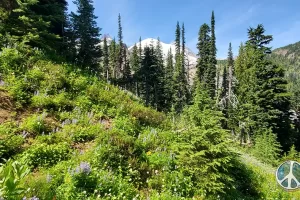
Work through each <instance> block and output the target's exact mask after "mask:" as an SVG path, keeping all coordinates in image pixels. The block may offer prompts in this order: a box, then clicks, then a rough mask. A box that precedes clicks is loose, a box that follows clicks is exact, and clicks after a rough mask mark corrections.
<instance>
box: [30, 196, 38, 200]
mask: <svg viewBox="0 0 300 200" xmlns="http://www.w3.org/2000/svg"><path fill="white" fill-rule="evenodd" d="M30 200H40V199H39V198H38V197H36V196H34V197H31V198H30Z"/></svg>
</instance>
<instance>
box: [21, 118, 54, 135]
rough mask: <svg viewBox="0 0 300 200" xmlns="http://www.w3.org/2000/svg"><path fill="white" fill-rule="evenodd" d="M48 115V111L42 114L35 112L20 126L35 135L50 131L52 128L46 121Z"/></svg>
mask: <svg viewBox="0 0 300 200" xmlns="http://www.w3.org/2000/svg"><path fill="white" fill-rule="evenodd" d="M46 116H47V113H42V114H40V115H37V114H33V115H31V116H29V117H27V118H26V119H24V121H23V122H22V124H21V127H20V128H21V129H22V130H24V131H27V132H29V133H31V134H33V135H37V134H46V133H49V132H50V131H51V129H50V127H48V125H47V124H46V122H45V118H46Z"/></svg>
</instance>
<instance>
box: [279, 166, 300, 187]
mask: <svg viewBox="0 0 300 200" xmlns="http://www.w3.org/2000/svg"><path fill="white" fill-rule="evenodd" d="M276 179H277V182H278V183H279V185H280V186H281V187H283V188H284V189H286V190H295V189H298V188H300V163H298V162H296V161H286V162H284V163H282V164H281V165H280V166H279V167H278V169H277V171H276Z"/></svg>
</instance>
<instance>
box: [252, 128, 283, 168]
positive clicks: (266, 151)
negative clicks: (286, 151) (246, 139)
mask: <svg viewBox="0 0 300 200" xmlns="http://www.w3.org/2000/svg"><path fill="white" fill-rule="evenodd" d="M254 142H255V144H254V148H253V149H252V153H253V154H254V155H255V156H256V157H257V158H259V159H260V160H262V161H263V162H265V163H269V164H272V165H277V164H278V158H279V154H280V151H281V150H280V144H279V142H278V141H277V137H276V135H275V134H274V133H272V131H271V130H260V131H258V133H257V135H256V137H255V140H254Z"/></svg>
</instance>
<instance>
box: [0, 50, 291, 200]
mask: <svg viewBox="0 0 300 200" xmlns="http://www.w3.org/2000/svg"><path fill="white" fill-rule="evenodd" d="M0 70H1V86H0V102H1V103H0V114H1V115H0V139H1V140H0V162H1V163H2V164H3V166H2V167H1V168H0V180H1V182H0V185H1V187H0V197H4V198H5V199H21V198H23V197H24V196H25V197H27V198H29V199H37V198H39V199H46V200H47V199H49V200H52V199H62V200H64V199H165V200H169V199H270V198H278V197H283V196H284V197H287V198H289V197H290V196H293V195H290V194H288V193H286V192H284V191H282V190H280V189H278V190H274V191H272V192H271V191H270V190H269V188H268V186H267V184H269V180H268V178H262V177H265V175H264V174H263V173H260V172H258V171H257V170H254V169H253V168H252V166H251V165H248V164H249V163H246V165H245V164H243V162H241V161H240V159H239V156H238V154H236V153H235V151H236V150H234V149H230V148H229V147H230V146H232V143H231V141H230V140H229V139H228V135H229V134H228V132H227V131H226V130H224V129H222V128H221V125H220V121H221V119H222V118H221V117H220V116H221V113H220V112H218V111H214V110H211V109H207V106H205V105H209V103H210V100H208V99H209V98H205V94H202V95H201V96H198V97H195V98H196V99H197V102H199V103H196V104H195V105H193V106H190V107H189V108H187V110H186V111H185V112H184V114H183V116H182V117H181V118H178V119H177V118H173V116H172V115H171V116H170V117H168V116H166V114H163V113H160V112H157V111H155V110H153V109H151V108H148V107H145V106H144V105H143V103H142V102H140V101H139V99H138V98H136V97H135V96H134V95H132V94H131V93H129V92H126V91H122V90H120V89H119V88H116V87H114V86H112V85H108V84H106V83H104V82H102V81H100V80H99V79H98V78H97V77H96V76H93V75H89V74H87V73H84V72H82V71H80V70H79V69H77V68H76V67H73V66H70V65H66V64H56V63H53V62H50V61H48V60H47V58H46V57H44V55H43V54H41V53H40V52H38V51H37V52H35V51H31V50H30V51H27V50H24V49H23V50H17V49H4V50H3V51H2V53H1V55H0ZM171 119H172V120H171ZM272 184H273V187H272V188H276V187H277V186H276V184H275V183H274V182H273V183H272ZM31 197H34V198H31ZM24 199H26V198H24Z"/></svg>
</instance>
